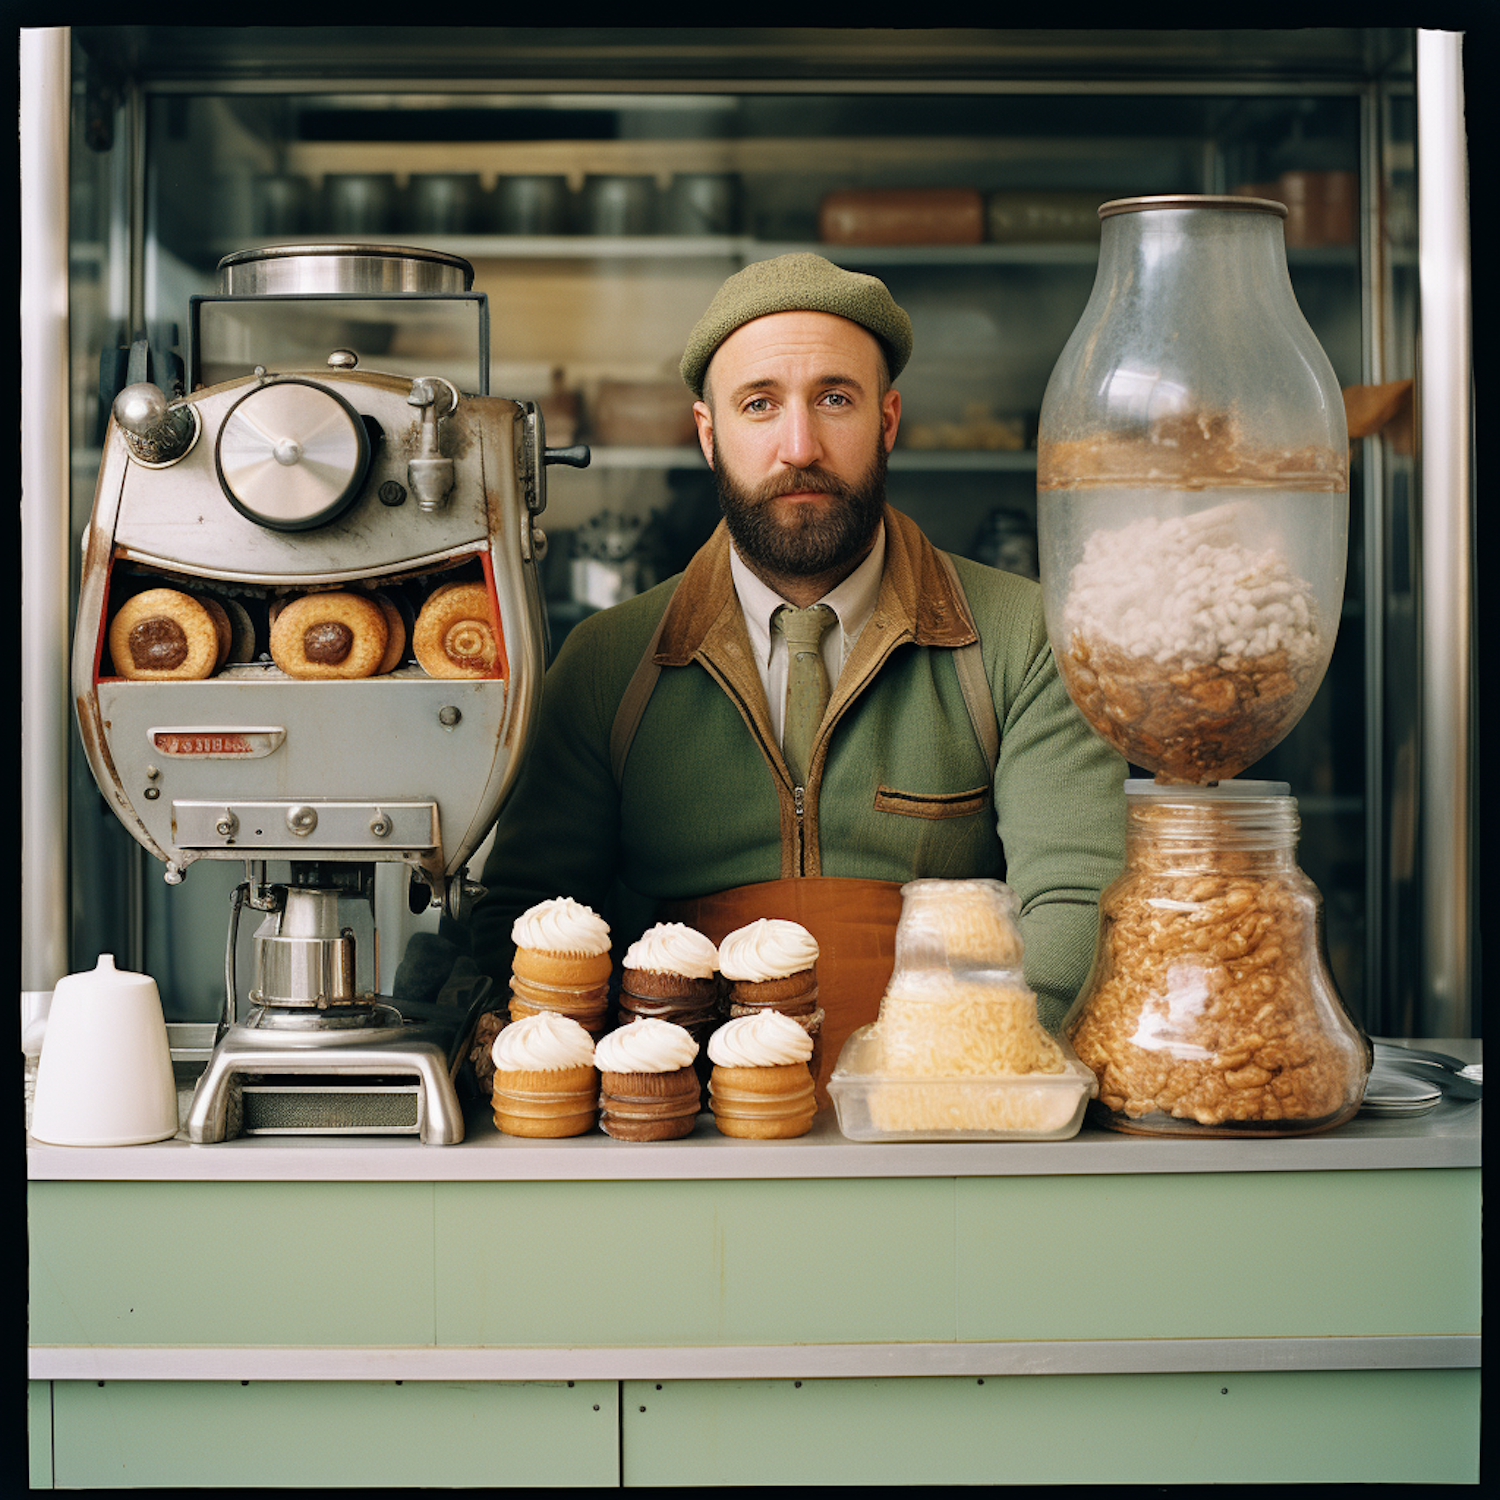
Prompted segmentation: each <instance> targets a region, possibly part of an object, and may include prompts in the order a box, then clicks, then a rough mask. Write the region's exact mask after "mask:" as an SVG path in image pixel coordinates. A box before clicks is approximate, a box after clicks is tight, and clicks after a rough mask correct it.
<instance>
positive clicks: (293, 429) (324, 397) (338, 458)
mask: <svg viewBox="0 0 1500 1500" xmlns="http://www.w3.org/2000/svg"><path fill="white" fill-rule="evenodd" d="M215 460H216V462H217V465H218V470H219V483H220V484H221V485H222V486H223V489H224V493H225V495H227V496H228V497H229V503H230V504H231V505H233V506H234V508H235V509H236V510H238V511H239V512H240V514H241V515H243V516H245V517H247V518H248V519H249V520H252V521H254V522H255V523H256V524H257V525H260V526H269V527H270V528H271V529H272V530H275V531H306V530H308V529H309V528H311V527H314V526H326V525H327V524H328V523H329V522H330V521H333V520H336V519H337V518H338V517H339V516H340V515H342V514H343V512H344V511H345V510H346V509H348V507H349V505H350V504H351V503H352V502H353V500H354V498H355V496H356V495H358V494H359V492H360V491H361V490H362V489H363V488H364V483H365V476H366V474H367V473H368V472H369V467H370V439H369V435H368V433H367V432H366V430H365V424H364V422H363V421H362V420H361V419H360V416H359V413H358V412H357V411H355V410H354V408H353V407H352V406H350V405H349V403H348V402H347V401H346V400H345V399H344V398H343V397H342V396H340V395H339V394H338V392H337V391H332V390H329V389H328V387H327V386H323V385H317V384H315V383H314V382H313V381H311V380H296V379H291V380H277V381H274V382H272V383H271V384H269V385H262V386H258V387H257V388H256V389H255V390H253V391H251V392H250V393H249V394H248V395H245V396H242V397H241V398H240V400H239V401H237V402H236V403H235V404H234V405H233V406H232V407H231V408H230V409H229V413H228V415H227V416H226V417H225V418H224V422H223V425H222V426H221V427H220V429H219V441H218V445H217V448H216V450H215Z"/></svg>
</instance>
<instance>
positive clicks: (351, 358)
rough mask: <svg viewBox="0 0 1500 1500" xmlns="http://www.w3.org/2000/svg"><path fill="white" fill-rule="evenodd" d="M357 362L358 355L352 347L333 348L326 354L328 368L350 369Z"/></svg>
mask: <svg viewBox="0 0 1500 1500" xmlns="http://www.w3.org/2000/svg"><path fill="white" fill-rule="evenodd" d="M358 363H359V355H357V354H356V353H355V352H354V351H353V350H352V349H335V350H334V351H333V353H332V354H330V355H329V356H328V368H329V369H330V370H352V369H353V368H354V367H355V365H357V364H358Z"/></svg>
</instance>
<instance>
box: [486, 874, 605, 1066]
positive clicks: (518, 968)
mask: <svg viewBox="0 0 1500 1500" xmlns="http://www.w3.org/2000/svg"><path fill="white" fill-rule="evenodd" d="M510 937H511V941H512V942H513V943H514V944H515V945H516V956H515V959H514V960H513V961H512V963H511V978H510V1018H511V1020H512V1021H519V1020H522V1019H523V1018H524V1017H526V1016H534V1015H537V1014H539V1013H541V1012H544V1011H551V1012H554V1013H555V1014H557V1015H563V1016H567V1017H568V1018H569V1019H570V1020H573V1021H577V1022H578V1024H579V1025H580V1026H582V1027H583V1028H584V1030H585V1031H587V1032H588V1033H589V1035H590V1036H591V1037H592V1038H593V1039H594V1040H595V1041H596V1042H597V1041H598V1040H599V1038H600V1037H601V1036H603V1035H604V1030H605V1014H606V1012H607V1011H608V1009H609V976H610V971H611V969H612V968H613V962H612V960H611V958H610V954H609V925H608V923H606V922H605V920H604V919H603V918H602V917H601V916H599V915H598V913H597V912H595V911H593V910H592V909H591V908H589V907H587V906H584V905H583V904H582V903H581V902H578V901H575V900H573V898H572V897H571V896H557V897H555V898H554V899H552V900H551V901H542V902H540V903H538V904H537V905H536V906H533V907H532V908H531V910H530V911H526V912H523V913H522V914H521V915H520V916H519V917H517V918H516V920H515V924H514V925H513V926H512V927H511V930H510Z"/></svg>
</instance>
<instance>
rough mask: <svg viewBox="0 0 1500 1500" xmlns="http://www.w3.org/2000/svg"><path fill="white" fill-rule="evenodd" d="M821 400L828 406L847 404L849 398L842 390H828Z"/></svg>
mask: <svg viewBox="0 0 1500 1500" xmlns="http://www.w3.org/2000/svg"><path fill="white" fill-rule="evenodd" d="M823 401H824V404H825V405H828V406H848V404H849V398H848V397H847V396H846V395H845V394H844V393H843V392H842V391H829V392H828V393H827V394H826V395H825V396H824V397H823Z"/></svg>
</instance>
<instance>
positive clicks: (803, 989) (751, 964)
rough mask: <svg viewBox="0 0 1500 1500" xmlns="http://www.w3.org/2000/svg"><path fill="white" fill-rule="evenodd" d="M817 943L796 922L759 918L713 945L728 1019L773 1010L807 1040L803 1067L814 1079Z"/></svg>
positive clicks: (818, 1027) (818, 1020)
mask: <svg viewBox="0 0 1500 1500" xmlns="http://www.w3.org/2000/svg"><path fill="white" fill-rule="evenodd" d="M817 963H818V942H817V939H816V938H814V937H813V935H812V933H810V932H809V931H808V930H807V928H805V927H803V926H801V925H800V924H799V923H796V922H787V921H782V920H780V919H778V918H774V917H762V918H761V919H760V921H758V922H752V923H751V924H750V925H749V926H748V927H741V928H739V929H738V930H737V931H735V932H731V933H730V934H729V936H728V937H726V938H725V939H724V941H723V942H722V943H720V944H719V972H720V973H721V974H722V975H723V976H724V978H725V980H726V981H727V982H728V986H729V988H728V995H727V1001H728V1006H729V1018H730V1019H731V1020H734V1019H736V1018H738V1017H741V1016H753V1015H758V1014H760V1013H761V1012H764V1011H779V1012H780V1013H781V1014H782V1015H784V1016H788V1017H790V1018H791V1019H792V1020H793V1021H795V1022H796V1023H797V1024H798V1025H799V1026H800V1027H801V1028H802V1029H803V1030H804V1031H805V1032H806V1033H807V1035H808V1036H809V1038H811V1040H812V1049H813V1050H812V1058H811V1062H810V1063H809V1066H810V1068H811V1070H812V1075H813V1077H814V1078H816V1077H817V1076H818V1061H819V1057H820V1054H821V1050H822V1049H821V1044H820V1041H819V1036H820V1033H821V1032H822V1029H823V1012H822V1011H821V1010H820V1009H819V1008H818V972H817Z"/></svg>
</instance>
